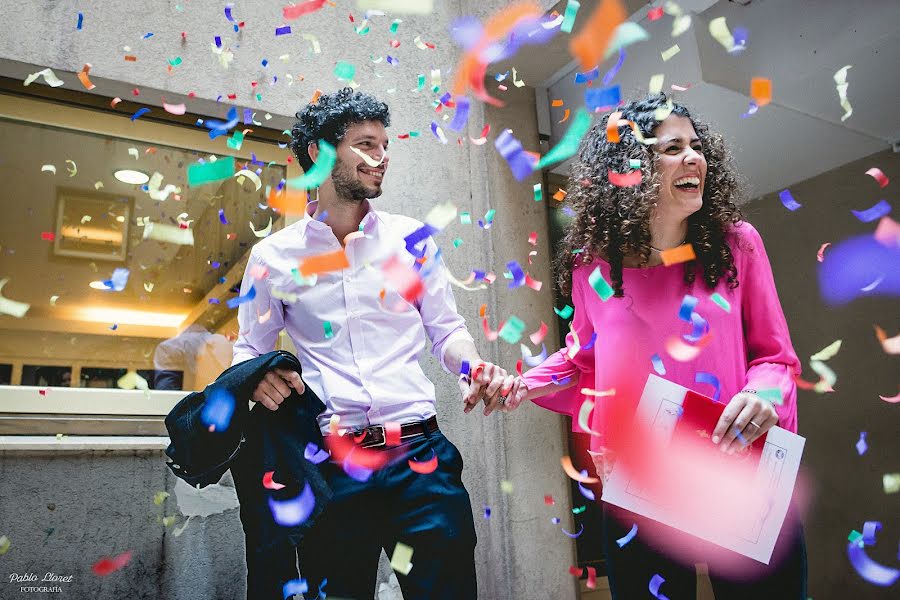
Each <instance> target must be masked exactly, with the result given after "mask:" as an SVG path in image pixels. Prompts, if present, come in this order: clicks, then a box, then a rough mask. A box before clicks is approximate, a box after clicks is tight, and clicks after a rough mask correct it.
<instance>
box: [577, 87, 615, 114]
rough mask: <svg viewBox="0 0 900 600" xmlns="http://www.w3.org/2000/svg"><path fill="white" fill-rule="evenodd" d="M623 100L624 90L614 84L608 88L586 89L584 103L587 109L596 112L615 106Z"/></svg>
mask: <svg viewBox="0 0 900 600" xmlns="http://www.w3.org/2000/svg"><path fill="white" fill-rule="evenodd" d="M621 101H622V90H621V88H620V87H619V86H617V85H614V86H611V87H608V88H600V89H588V90H585V91H584V104H585V106H587V109H588V110H590V111H592V112H596V111H598V110H605V109H607V108H614V107H616V106H618V105H619V103H620V102H621Z"/></svg>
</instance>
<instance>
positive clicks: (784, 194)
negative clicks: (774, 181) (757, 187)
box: [778, 190, 803, 211]
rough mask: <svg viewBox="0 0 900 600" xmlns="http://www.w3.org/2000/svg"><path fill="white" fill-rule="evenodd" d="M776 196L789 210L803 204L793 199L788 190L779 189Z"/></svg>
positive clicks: (793, 209)
mask: <svg viewBox="0 0 900 600" xmlns="http://www.w3.org/2000/svg"><path fill="white" fill-rule="evenodd" d="M778 197H779V198H781V203H782V204H784V207H785V208H786V209H788V210H790V211H795V210H797V209H798V208H800V207H801V206H803V205H802V204H800V203H799V202H797V201H796V200H794V196H793V195H791V191H790V190H781V191H780V192H778Z"/></svg>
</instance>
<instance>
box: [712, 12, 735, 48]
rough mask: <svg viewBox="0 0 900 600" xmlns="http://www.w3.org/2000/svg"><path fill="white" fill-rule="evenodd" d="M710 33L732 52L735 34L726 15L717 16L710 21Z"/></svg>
mask: <svg viewBox="0 0 900 600" xmlns="http://www.w3.org/2000/svg"><path fill="white" fill-rule="evenodd" d="M709 34H710V35H711V36H712V37H713V39H715V40H716V41H717V42H719V43H720V44H722V47H723V48H725V50H727V51H729V52H731V51H732V50H733V49H734V36H733V35H732V34H731V31H729V29H728V24H727V23H726V22H725V17H717V18H715V19H713V20H712V21H710V22H709Z"/></svg>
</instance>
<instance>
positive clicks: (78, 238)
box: [53, 188, 134, 262]
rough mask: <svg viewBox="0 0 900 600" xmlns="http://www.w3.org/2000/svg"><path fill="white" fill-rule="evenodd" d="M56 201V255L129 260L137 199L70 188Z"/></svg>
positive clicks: (60, 192)
mask: <svg viewBox="0 0 900 600" xmlns="http://www.w3.org/2000/svg"><path fill="white" fill-rule="evenodd" d="M56 197H57V215H56V232H55V233H56V236H55V238H54V240H53V252H54V254H56V255H58V256H75V257H81V258H91V259H98V260H110V261H119V262H122V261H124V260H125V255H126V253H127V252H128V233H129V228H130V226H131V211H132V206H133V204H134V198H132V197H130V196H121V195H113V194H104V193H101V192H91V191H86V190H75V189H67V188H59V189H57V195H56Z"/></svg>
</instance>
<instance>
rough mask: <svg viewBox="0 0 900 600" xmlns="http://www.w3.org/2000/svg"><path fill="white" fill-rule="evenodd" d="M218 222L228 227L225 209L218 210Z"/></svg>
mask: <svg viewBox="0 0 900 600" xmlns="http://www.w3.org/2000/svg"><path fill="white" fill-rule="evenodd" d="M219 221H221V222H222V225H228V224H229V223H228V219H226V218H225V209H224V208H220V209H219Z"/></svg>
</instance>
